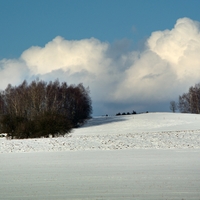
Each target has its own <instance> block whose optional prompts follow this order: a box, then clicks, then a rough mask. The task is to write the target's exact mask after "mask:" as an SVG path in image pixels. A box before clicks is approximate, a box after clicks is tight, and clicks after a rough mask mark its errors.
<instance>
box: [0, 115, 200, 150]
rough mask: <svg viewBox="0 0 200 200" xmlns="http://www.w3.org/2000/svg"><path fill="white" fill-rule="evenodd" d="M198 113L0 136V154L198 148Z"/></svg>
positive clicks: (109, 119)
mask: <svg viewBox="0 0 200 200" xmlns="http://www.w3.org/2000/svg"><path fill="white" fill-rule="evenodd" d="M199 122H200V115H195V114H180V113H147V114H138V115H127V116H109V117H94V118H92V119H90V120H89V121H88V122H87V123H86V124H85V125H84V126H83V127H81V128H77V129H74V131H73V132H72V133H71V134H70V135H68V136H66V137H59V138H42V139H25V140H6V139H5V138H1V139H0V144H1V145H0V153H6V152H49V151H50V152H52V151H70V150H71V151H77V150H79V151H80V150H99V149H101V150H117V149H135V148H136V149H174V148H177V149H188V148H194V149H198V148H200V123H199Z"/></svg>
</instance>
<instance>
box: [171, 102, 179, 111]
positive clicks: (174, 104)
mask: <svg viewBox="0 0 200 200" xmlns="http://www.w3.org/2000/svg"><path fill="white" fill-rule="evenodd" d="M170 110H171V111H172V112H173V113H175V112H176V110H177V103H176V102H175V101H170Z"/></svg>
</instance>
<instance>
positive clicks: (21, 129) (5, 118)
mask: <svg viewBox="0 0 200 200" xmlns="http://www.w3.org/2000/svg"><path fill="white" fill-rule="evenodd" d="M91 113H92V106H91V98H90V96H89V89H88V88H85V87H84V86H83V85H82V84H79V85H77V86H75V85H70V86H68V85H67V83H66V82H63V83H60V82H59V81H58V80H56V81H54V82H49V83H47V82H44V81H40V80H34V81H32V82H31V83H30V84H28V83H27V82H26V81H24V82H23V83H22V84H21V85H19V86H12V85H10V84H9V85H8V86H7V88H6V89H5V90H4V91H2V92H1V93H0V114H1V120H0V122H1V132H6V133H8V136H10V137H11V138H34V137H48V136H49V135H50V134H51V135H52V136H58V135H64V134H66V133H68V132H69V131H70V130H71V128H73V127H76V126H78V125H79V124H81V123H83V122H84V121H85V120H86V119H87V118H89V117H90V114H91Z"/></svg>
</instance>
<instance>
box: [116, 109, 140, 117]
mask: <svg viewBox="0 0 200 200" xmlns="http://www.w3.org/2000/svg"><path fill="white" fill-rule="evenodd" d="M131 114H133V115H135V114H137V113H136V112H135V111H134V110H133V112H132V113H130V112H127V113H125V112H123V113H122V114H121V113H120V112H119V113H117V114H116V116H119V115H131Z"/></svg>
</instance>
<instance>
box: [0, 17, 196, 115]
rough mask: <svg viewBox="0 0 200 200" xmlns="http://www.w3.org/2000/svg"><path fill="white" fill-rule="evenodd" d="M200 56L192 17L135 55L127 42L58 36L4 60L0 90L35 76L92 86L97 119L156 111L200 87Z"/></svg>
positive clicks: (158, 35)
mask: <svg viewBox="0 0 200 200" xmlns="http://www.w3.org/2000/svg"><path fill="white" fill-rule="evenodd" d="M199 55H200V23H199V22H196V21H193V20H191V19H189V18H181V19H178V20H177V22H176V24H175V26H174V28H173V29H171V30H163V31H156V32H153V33H152V34H151V36H150V37H149V38H148V39H147V41H146V46H145V48H144V50H142V51H141V50H140V51H139V50H138V51H137V50H131V41H129V40H127V39H122V40H120V41H116V42H115V43H113V44H110V43H107V42H101V41H99V40H98V39H95V38H90V39H83V40H74V41H72V40H70V41H69V40H66V39H64V38H62V37H60V36H57V37H56V38H54V39H53V40H52V41H50V42H49V43H47V44H46V45H45V46H44V47H36V46H33V47H30V48H29V49H27V50H25V51H24V52H23V53H22V55H21V57H20V58H19V59H15V60H13V59H3V60H1V61H0V78H1V84H0V88H1V89H4V88H5V87H6V85H7V84H8V83H11V84H19V83H20V82H21V81H22V80H23V79H33V78H34V77H39V78H41V79H43V80H46V81H49V80H55V79H56V78H58V79H59V80H60V81H66V82H67V83H69V84H73V83H74V84H78V83H80V82H82V83H83V84H84V85H85V86H89V87H90V90H91V96H92V100H93V105H94V112H95V113H96V114H100V112H101V113H102V114H103V113H105V112H106V113H109V112H110V111H111V110H113V112H117V111H120V110H121V109H122V108H123V109H125V108H126V109H127V111H131V110H128V109H130V108H132V109H136V110H137V108H138V109H141V110H142V109H146V110H147V109H148V110H149V109H150V110H156V108H155V107H154V108H153V107H152V108H150V106H152V105H154V106H155V105H163V103H166V102H167V101H168V102H169V101H170V100H171V99H174V98H176V97H177V96H178V95H179V94H182V92H184V91H185V90H187V89H188V87H189V86H191V85H194V84H195V83H197V82H199V80H200V56H199ZM136 106H137V108H135V107H136ZM145 106H146V107H145ZM147 106H148V107H149V108H148V107H147ZM120 108H121V109H120ZM123 111H124V110H123ZM112 114H113V113H112Z"/></svg>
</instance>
